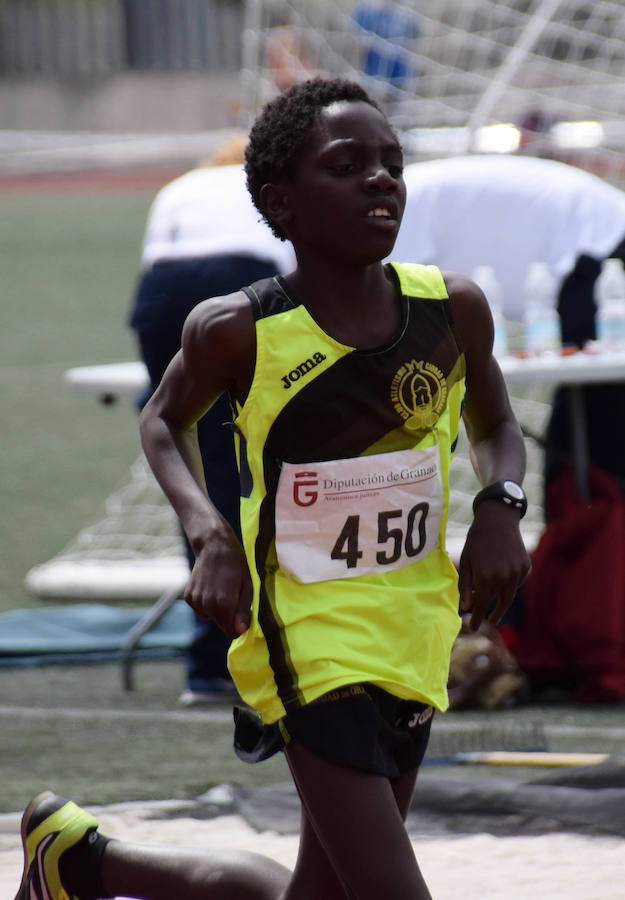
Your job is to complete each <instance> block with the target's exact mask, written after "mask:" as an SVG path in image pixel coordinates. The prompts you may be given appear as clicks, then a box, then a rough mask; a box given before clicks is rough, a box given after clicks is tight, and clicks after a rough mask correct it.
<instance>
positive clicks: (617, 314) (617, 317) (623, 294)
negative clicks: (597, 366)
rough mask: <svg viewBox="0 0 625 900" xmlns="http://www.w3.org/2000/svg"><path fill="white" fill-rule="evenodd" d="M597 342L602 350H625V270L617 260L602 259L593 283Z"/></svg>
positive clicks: (620, 261) (619, 260)
mask: <svg viewBox="0 0 625 900" xmlns="http://www.w3.org/2000/svg"><path fill="white" fill-rule="evenodd" d="M594 296H595V302H596V304H597V329H596V330H597V340H598V341H599V344H600V346H601V348H602V349H604V350H622V349H623V348H625V268H624V267H623V261H622V260H621V259H618V258H613V259H604V261H603V262H602V264H601V272H600V273H599V277H598V278H597V280H596V282H595V294H594Z"/></svg>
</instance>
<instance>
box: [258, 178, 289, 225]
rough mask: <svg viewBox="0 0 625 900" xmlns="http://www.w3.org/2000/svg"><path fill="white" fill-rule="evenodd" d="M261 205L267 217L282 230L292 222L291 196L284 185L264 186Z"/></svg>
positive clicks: (261, 190) (261, 192)
mask: <svg viewBox="0 0 625 900" xmlns="http://www.w3.org/2000/svg"><path fill="white" fill-rule="evenodd" d="M260 203H261V206H262V209H263V212H264V214H265V215H266V217H267V218H268V219H269V220H270V221H271V222H275V224H276V225H279V226H280V227H281V228H282V229H284V228H285V227H286V226H287V225H288V224H289V222H290V221H291V219H292V212H291V206H290V203H289V195H288V191H287V190H286V189H285V187H284V185H279V184H264V185H263V186H262V188H261V189H260Z"/></svg>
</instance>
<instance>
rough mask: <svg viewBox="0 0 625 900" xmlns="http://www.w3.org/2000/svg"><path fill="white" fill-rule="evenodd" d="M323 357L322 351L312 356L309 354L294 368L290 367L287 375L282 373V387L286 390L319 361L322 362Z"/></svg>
mask: <svg viewBox="0 0 625 900" xmlns="http://www.w3.org/2000/svg"><path fill="white" fill-rule="evenodd" d="M325 358H326V357H325V356H324V354H323V353H315V354H314V355H313V356H312V357H310V356H309V357H308V359H305V360H304V362H301V363H300V364H299V365H298V366H296V368H295V369H291V371H290V372H289V373H288V374H287V375H283V376H282V384H283V385H284V389H285V390H288V389H289V388H290V387H291V385H292V384H294V383H295V382H296V381H299V380H300V378H303V377H304V375H307V374H308V373H309V372H310V371H311V370H312V369H314V368H315V367H316V366H318V365H319V363H322V362H323V361H324V359H325Z"/></svg>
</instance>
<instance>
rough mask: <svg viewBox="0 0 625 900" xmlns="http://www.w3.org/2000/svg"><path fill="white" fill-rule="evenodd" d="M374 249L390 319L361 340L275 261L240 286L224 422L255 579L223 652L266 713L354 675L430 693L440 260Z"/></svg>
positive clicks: (439, 455)
mask: <svg viewBox="0 0 625 900" xmlns="http://www.w3.org/2000/svg"><path fill="white" fill-rule="evenodd" d="M390 265H391V266H392V271H393V272H394V275H395V278H396V282H397V286H398V291H399V292H400V294H401V297H402V309H403V315H402V324H401V327H400V330H399V332H398V334H397V335H396V336H395V337H394V339H393V340H392V341H391V342H389V344H388V345H386V346H384V347H380V348H376V349H373V350H366V351H362V350H357V349H354V348H353V347H349V346H346V345H345V344H342V343H340V342H338V341H336V340H334V339H333V338H332V337H330V336H329V335H327V334H326V333H325V332H324V331H323V330H322V329H321V328H320V327H319V326H318V325H317V323H316V322H315V321H314V319H313V318H312V316H311V315H310V313H309V312H308V310H307V309H306V307H305V306H303V305H301V304H298V303H297V301H296V300H295V299H294V298H292V297H290V296H289V294H288V291H287V286H286V284H285V282H284V281H283V280H282V279H281V278H280V277H277V278H272V279H267V280H264V281H261V282H257V283H256V284H254V285H252V286H251V287H249V288H245V292H246V293H247V295H248V296H249V298H250V302H251V304H252V308H253V311H254V318H255V327H256V343H257V347H256V366H255V371H254V376H253V380H252V384H251V388H250V391H249V394H248V396H247V399H246V400H245V403H244V404H243V406H242V407H241V408H240V409H238V411H237V416H236V431H237V445H238V456H239V469H240V480H241V529H242V535H243V543H244V546H245V551H246V555H247V558H248V561H249V562H250V568H251V575H252V581H253V586H254V596H253V603H252V619H251V624H250V627H249V629H248V630H247V631H246V632H245V633H244V634H243V635H241V636H240V637H239V638H237V639H236V640H235V641H234V642H233V644H232V646H231V649H230V653H229V667H230V671H231V673H232V675H233V678H234V680H235V682H236V685H237V688H238V690H239V692H240V694H241V696H242V697H243V699H244V700H245V701H246V702H247V703H249V704H250V706H252V707H254V708H255V709H256V710H257V711H258V712H259V713H260V715H261V716H262V719H263V721H264V722H265V724H270V723H272V722H275V721H277V720H278V719H280V718H282V717H283V716H284V715H285V713H286V712H288V711H291V710H294V709H297V708H299V707H300V706H303V705H305V704H307V703H310V702H312V701H313V700H315V699H316V698H318V697H319V696H321V695H322V694H324V693H326V692H327V691H330V690H333V689H335V688H338V687H341V686H344V685H348V684H354V683H358V682H371V683H374V684H377V685H379V686H380V687H381V688H383V689H384V690H386V691H388V692H390V693H392V694H394V695H396V696H398V697H400V698H402V699H415V700H418V701H421V702H423V703H427V704H430V705H432V706H435V707H437V708H439V709H445V708H446V706H447V690H446V684H447V676H448V666H449V655H450V650H451V645H452V643H453V641H454V639H455V637H456V634H457V632H458V627H459V618H458V592H457V575H456V570H455V568H454V566H453V565H452V563H451V561H450V560H449V557H448V555H447V553H446V551H445V527H446V521H447V509H448V495H449V465H450V462H451V457H452V455H453V451H454V448H455V445H456V441H457V437H458V427H459V420H460V413H461V408H462V402H463V398H464V390H465V364H464V355H463V353H462V350H461V348H460V347H459V346H458V344H457V342H456V338H455V336H454V331H453V328H452V323H451V312H450V304H449V298H448V295H447V291H446V288H445V283H444V281H443V278H442V276H441V274H440V272H439V270H438V269H437V268H436V267H434V266H419V265H413V264H410V265H408V264H401V265H400V264H395V263H393V264H390Z"/></svg>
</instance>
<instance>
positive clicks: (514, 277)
mask: <svg viewBox="0 0 625 900" xmlns="http://www.w3.org/2000/svg"><path fill="white" fill-rule="evenodd" d="M404 177H405V180H406V187H407V201H406V212H405V215H404V220H403V223H402V226H401V229H400V232H399V236H398V238H397V241H396V243H395V248H394V250H393V253H392V254H391V256H392V259H394V260H397V261H398V262H420V263H433V264H435V265H437V266H439V267H440V268H441V269H446V270H449V271H453V272H461V273H462V274H464V275H467V276H469V277H471V275H472V273H473V270H474V269H475V267H476V266H479V265H488V266H491V267H492V268H493V269H494V272H495V275H496V277H497V280H498V281H499V283H500V285H501V288H502V303H503V311H504V315H505V316H506V317H507V318H510V319H514V320H517V321H518V320H520V319H521V318H522V313H523V294H522V285H523V281H524V279H525V275H526V273H527V269H528V267H529V265H530V263H532V262H539V261H541V262H546V263H547V264H548V266H549V268H550V270H551V272H552V274H553V275H554V277H555V278H556V280H557V282H558V284H559V283H560V281H561V280H562V278H563V277H564V275H566V274H567V273H568V272H569V271H570V270H571V269H572V267H573V265H574V263H575V259H576V258H577V256H578V255H579V254H580V253H587V254H590V255H591V256H595V257H597V258H603V257H605V256H606V255H607V254H608V253H610V252H611V251H612V250H613V249H614V247H615V246H616V245H617V244H618V243H619V241H620V240H621V239H622V238H623V237H625V193H624V192H622V191H620V190H618V189H617V188H615V187H612V186H611V185H609V184H607V183H606V182H604V181H602V180H601V179H600V178H597V177H596V176H594V175H590V174H589V173H588V172H584V171H582V170H581V169H577V168H574V167H573V166H568V165H565V164H564V163H559V162H554V161H552V160H546V159H537V158H532V157H523V156H469V157H456V158H451V159H441V160H432V161H429V162H420V163H412V164H410V165H408V166H406V168H405V170H404Z"/></svg>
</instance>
